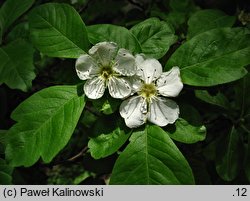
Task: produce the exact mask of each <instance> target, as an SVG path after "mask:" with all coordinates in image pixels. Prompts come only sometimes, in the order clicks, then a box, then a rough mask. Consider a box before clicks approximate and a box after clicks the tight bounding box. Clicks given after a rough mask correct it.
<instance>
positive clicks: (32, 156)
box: [5, 86, 85, 167]
mask: <svg viewBox="0 0 250 201" xmlns="http://www.w3.org/2000/svg"><path fill="white" fill-rule="evenodd" d="M84 104H85V100H84V98H83V97H82V96H78V95H77V89H76V86H54V87H49V88H46V89H43V90H41V91H39V92H37V93H35V94H34V95H32V96H31V97H29V98H28V99H26V100H25V101H24V102H22V103H21V104H20V105H19V106H18V107H17V108H16V109H15V110H14V112H13V113H12V114H11V118H12V119H14V120H15V121H17V123H16V124H15V125H14V126H12V127H11V128H10V130H9V131H8V132H7V136H6V138H7V139H6V151H5V153H6V158H7V159H8V161H9V162H10V164H12V165H13V166H14V167H16V166H22V165H23V166H31V165H33V164H34V163H35V162H36V161H37V160H38V159H39V158H40V156H41V157H42V159H43V161H44V162H45V163H48V162H50V161H51V160H52V159H53V157H54V156H55V155H56V154H57V153H58V152H59V151H60V150H61V149H62V148H63V147H64V146H65V145H66V144H67V142H68V141H69V139H70V137H71V135H72V133H73V131H74V129H75V127H76V124H77V122H78V120H79V117H80V115H81V113H82V110H83V107H84Z"/></svg>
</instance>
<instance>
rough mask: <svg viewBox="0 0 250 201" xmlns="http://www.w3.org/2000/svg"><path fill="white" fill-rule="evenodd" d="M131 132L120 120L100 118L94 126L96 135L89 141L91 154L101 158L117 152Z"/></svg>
mask: <svg viewBox="0 0 250 201" xmlns="http://www.w3.org/2000/svg"><path fill="white" fill-rule="evenodd" d="M112 118H113V117H112ZM130 132H131V131H130V130H129V129H127V128H126V126H125V125H122V124H121V123H120V121H112V119H107V118H106V119H105V120H103V121H102V120H100V119H99V120H98V121H97V123H96V124H95V127H94V133H95V135H96V136H95V137H91V138H90V140H89V142H88V147H89V149H90V154H91V156H92V157H93V158H95V159H100V158H105V157H107V156H109V155H111V154H113V153H115V152H117V151H118V149H119V148H120V147H121V146H122V145H123V144H124V143H125V142H126V141H127V139H128V138H129V136H130Z"/></svg>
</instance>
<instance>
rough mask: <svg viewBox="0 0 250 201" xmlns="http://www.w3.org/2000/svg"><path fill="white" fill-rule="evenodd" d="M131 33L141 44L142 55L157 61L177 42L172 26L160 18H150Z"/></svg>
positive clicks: (136, 26)
mask: <svg viewBox="0 0 250 201" xmlns="http://www.w3.org/2000/svg"><path fill="white" fill-rule="evenodd" d="M130 31H131V32H132V34H134V36H136V37H137V39H138V41H139V42H140V44H141V48H142V53H144V54H145V55H147V56H149V57H154V58H156V59H159V58H161V57H163V56H164V55H165V54H166V52H167V51H168V50H169V47H170V46H171V45H172V44H174V42H175V41H176V40H177V36H175V35H174V29H173V28H172V27H171V25H170V24H168V23H167V22H164V21H160V20H159V19H158V18H149V19H147V20H145V21H143V22H141V23H139V24H137V25H135V26H133V27H132V28H131V29H130Z"/></svg>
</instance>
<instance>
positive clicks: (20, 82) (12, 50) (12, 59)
mask: <svg viewBox="0 0 250 201" xmlns="http://www.w3.org/2000/svg"><path fill="white" fill-rule="evenodd" d="M33 53H34V49H33V47H32V46H31V45H30V44H29V43H27V42H26V41H24V40H16V41H13V42H11V43H9V44H8V45H6V46H4V47H1V48H0V61H1V62H0V83H2V82H3V83H5V84H7V85H8V86H9V87H10V88H11V89H20V90H22V91H27V90H28V89H29V88H31V86H32V80H33V79H34V78H35V76H36V75H35V73H34V65H33Z"/></svg>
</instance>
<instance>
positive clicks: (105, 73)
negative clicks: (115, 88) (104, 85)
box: [100, 66, 114, 80]
mask: <svg viewBox="0 0 250 201" xmlns="http://www.w3.org/2000/svg"><path fill="white" fill-rule="evenodd" d="M113 74H114V71H113V69H112V67H111V66H102V67H101V70H100V75H101V76H102V78H103V79H104V80H107V79H109V78H110V76H112V75H113Z"/></svg>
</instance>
